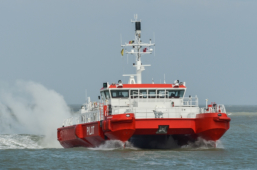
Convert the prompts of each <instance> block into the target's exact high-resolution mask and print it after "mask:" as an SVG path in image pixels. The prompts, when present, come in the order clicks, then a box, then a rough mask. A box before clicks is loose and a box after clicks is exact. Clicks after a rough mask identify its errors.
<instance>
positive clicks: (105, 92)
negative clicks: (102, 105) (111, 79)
mask: <svg viewBox="0 0 257 170" xmlns="http://www.w3.org/2000/svg"><path fill="white" fill-rule="evenodd" d="M104 94H105V97H106V99H110V93H109V91H108V90H106V91H104Z"/></svg>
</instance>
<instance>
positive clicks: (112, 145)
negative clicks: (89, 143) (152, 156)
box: [89, 140, 138, 150]
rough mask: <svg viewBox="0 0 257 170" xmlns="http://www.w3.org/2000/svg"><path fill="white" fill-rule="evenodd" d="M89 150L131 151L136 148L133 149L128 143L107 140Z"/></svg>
mask: <svg viewBox="0 0 257 170" xmlns="http://www.w3.org/2000/svg"><path fill="white" fill-rule="evenodd" d="M89 149H90V150H115V149H133V150H137V149H138V148H135V147H134V146H133V145H132V144H131V143H130V142H129V141H126V142H125V143H124V142H122V141H120V140H107V141H105V142H104V144H102V145H100V146H98V147H95V148H89Z"/></svg>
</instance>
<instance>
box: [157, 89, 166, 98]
mask: <svg viewBox="0 0 257 170" xmlns="http://www.w3.org/2000/svg"><path fill="white" fill-rule="evenodd" d="M157 94H158V95H157V98H165V90H157Z"/></svg>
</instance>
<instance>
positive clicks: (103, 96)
mask: <svg viewBox="0 0 257 170" xmlns="http://www.w3.org/2000/svg"><path fill="white" fill-rule="evenodd" d="M101 97H102V100H105V94H104V92H103V91H101Z"/></svg>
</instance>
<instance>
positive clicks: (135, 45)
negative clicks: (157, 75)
mask: <svg viewBox="0 0 257 170" xmlns="http://www.w3.org/2000/svg"><path fill="white" fill-rule="evenodd" d="M131 22H132V23H135V39H134V40H133V41H129V44H127V43H125V45H121V47H122V48H123V49H122V50H124V48H125V47H130V48H131V50H130V51H128V50H127V49H126V48H125V53H126V54H133V55H134V56H136V63H135V64H133V66H134V67H136V74H124V75H123V76H130V79H129V84H142V76H141V75H142V71H144V70H145V66H151V65H142V62H141V57H142V56H143V55H145V54H152V52H153V49H152V48H150V47H151V46H155V44H154V43H152V42H151V39H150V42H149V43H143V42H142V41H141V20H140V21H139V20H138V19H137V14H136V15H134V20H131ZM134 76H137V81H136V82H135V79H134Z"/></svg>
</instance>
